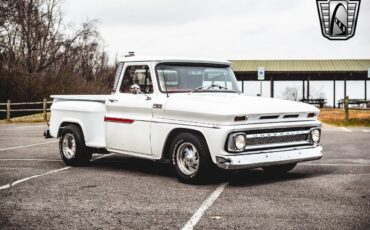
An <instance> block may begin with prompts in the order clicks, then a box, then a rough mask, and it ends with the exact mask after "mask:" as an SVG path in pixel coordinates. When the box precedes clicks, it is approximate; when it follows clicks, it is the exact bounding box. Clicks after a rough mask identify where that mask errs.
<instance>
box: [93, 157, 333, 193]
mask: <svg viewBox="0 0 370 230" xmlns="http://www.w3.org/2000/svg"><path fill="white" fill-rule="evenodd" d="M90 167H94V168H99V169H102V170H107V171H112V170H116V171H118V172H129V173H133V174H141V175H142V174H145V175H147V176H160V177H167V178H173V179H175V172H174V170H173V169H172V165H171V164H170V163H160V162H154V161H150V160H145V159H140V158H134V157H126V156H121V155H113V156H109V157H106V158H102V159H99V160H96V161H92V162H91V164H90ZM333 173H336V172H335V170H334V168H322V167H320V168H317V167H315V168H312V167H309V168H307V167H305V166H300V165H299V164H298V165H297V166H296V168H294V169H293V170H292V171H291V172H289V173H286V174H277V175H271V174H267V173H265V172H264V171H263V170H262V169H253V170H237V171H223V170H219V172H218V173H216V174H217V175H215V176H214V177H212V178H210V179H209V180H208V181H207V182H205V183H204V184H205V185H212V184H219V183H224V182H230V185H231V186H252V185H263V184H271V183H277V182H281V181H292V180H302V179H308V178H313V177H320V176H322V175H327V174H333Z"/></svg>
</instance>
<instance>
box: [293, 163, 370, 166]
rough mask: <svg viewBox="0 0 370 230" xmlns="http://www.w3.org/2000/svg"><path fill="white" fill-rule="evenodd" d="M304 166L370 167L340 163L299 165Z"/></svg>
mask: <svg viewBox="0 0 370 230" xmlns="http://www.w3.org/2000/svg"><path fill="white" fill-rule="evenodd" d="M299 165H304V166H351V167H353V166H359V167H370V164H354V163H339V164H330V163H322V164H314V163H308V164H304V163H303V164H302V163H301V164H299Z"/></svg>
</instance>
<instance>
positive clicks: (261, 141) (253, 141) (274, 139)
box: [247, 134, 308, 145]
mask: <svg viewBox="0 0 370 230" xmlns="http://www.w3.org/2000/svg"><path fill="white" fill-rule="evenodd" d="M307 140H308V134H297V135H291V136H271V137H257V138H247V145H266V144H276V143H287V142H297V141H307Z"/></svg>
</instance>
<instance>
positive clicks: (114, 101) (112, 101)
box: [108, 99, 118, 103]
mask: <svg viewBox="0 0 370 230" xmlns="http://www.w3.org/2000/svg"><path fill="white" fill-rule="evenodd" d="M108 101H109V102H110V103H116V102H118V100H117V99H108Z"/></svg>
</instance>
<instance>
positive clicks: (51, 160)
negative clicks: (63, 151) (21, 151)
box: [0, 159, 62, 162]
mask: <svg viewBox="0 0 370 230" xmlns="http://www.w3.org/2000/svg"><path fill="white" fill-rule="evenodd" d="M0 161H47V162H49V161H50V162H53V161H62V160H58V159H0Z"/></svg>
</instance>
